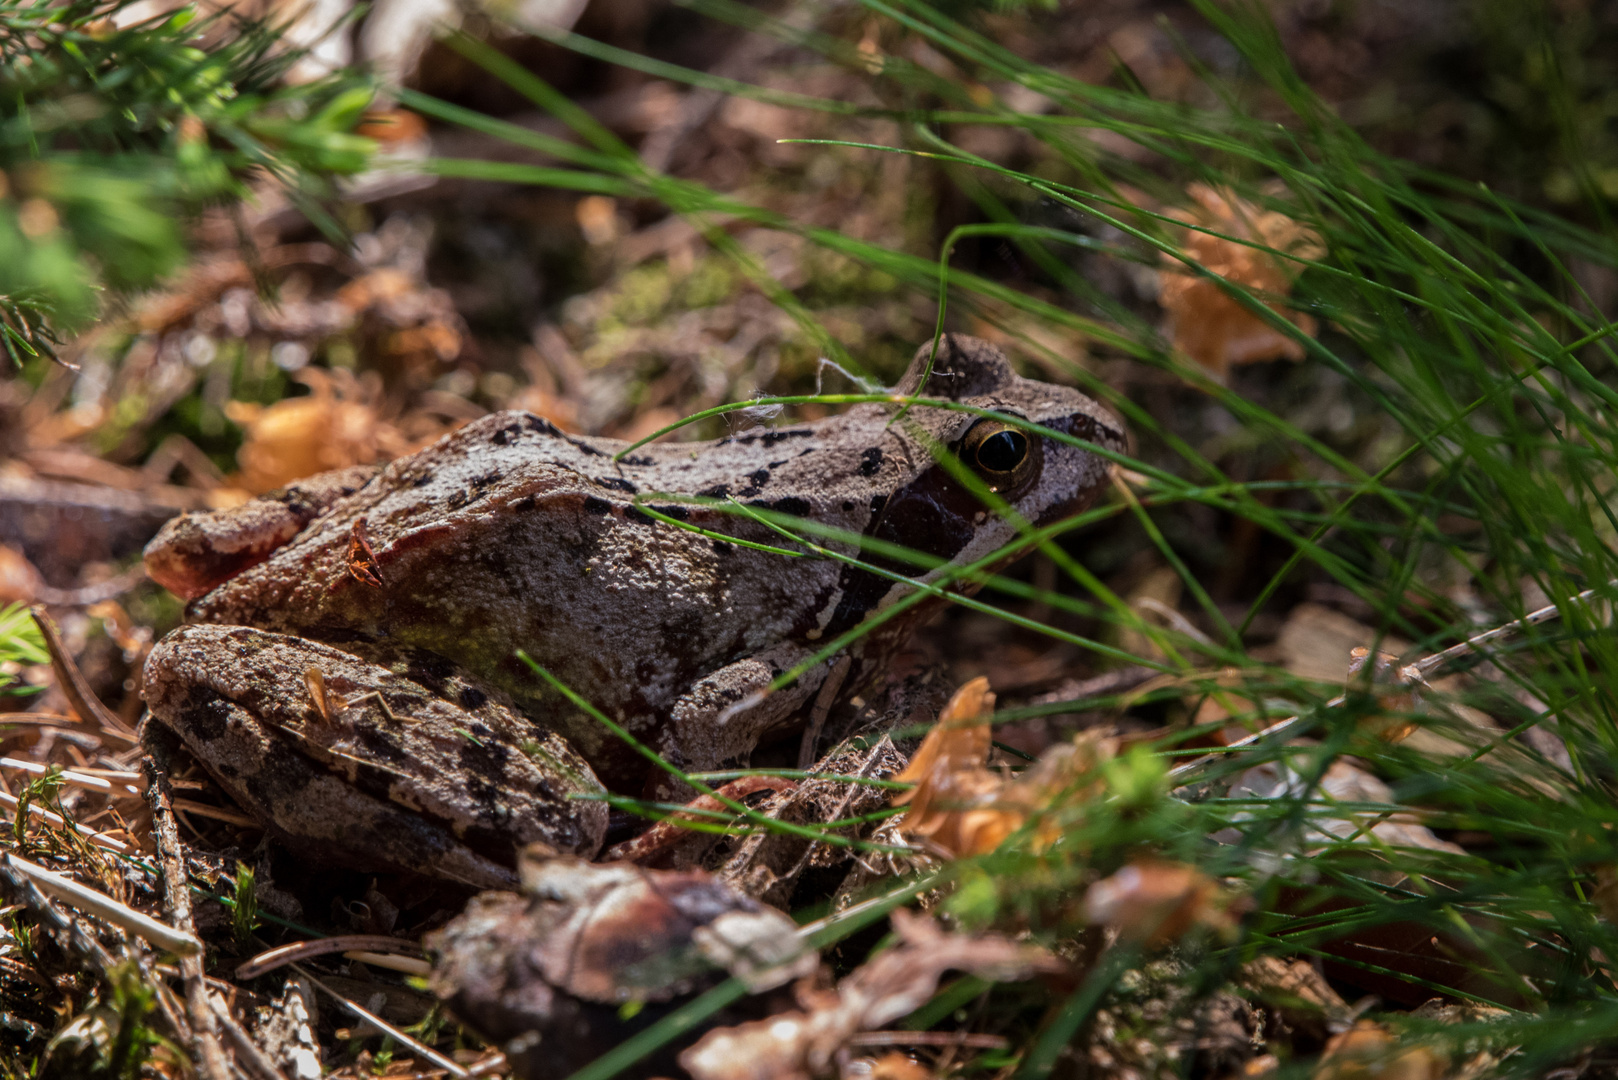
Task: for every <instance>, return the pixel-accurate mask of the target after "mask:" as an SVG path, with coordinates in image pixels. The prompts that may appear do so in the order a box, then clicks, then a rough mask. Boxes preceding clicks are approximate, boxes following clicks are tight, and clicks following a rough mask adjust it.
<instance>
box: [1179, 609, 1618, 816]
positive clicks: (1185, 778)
mask: <svg viewBox="0 0 1618 1080" xmlns="http://www.w3.org/2000/svg"><path fill="white" fill-rule="evenodd" d="M1615 584H1618V582H1612V581H1609V582H1608V583H1607V584H1606V585H1603V586H1601V588H1603V589H1609V588H1611V587H1612V586H1613V585H1615ZM1598 591H1599V590H1597V589H1586V590H1584V591H1583V592H1581V593H1579V594H1578V595H1576V596H1571V597H1569V598H1568V600H1567V602H1568V603H1569V604H1579V603H1584V602H1585V601H1587V600H1591V599H1593V598H1594V597H1595V595H1596V593H1597V592H1598ZM1561 612H1562V609H1561V608H1560V607H1558V606H1557V605H1556V604H1551V605H1549V606H1547V607H1542V608H1540V609H1539V610H1538V611H1531V612H1529V613H1528V614H1527V615H1524V616H1523V617H1522V618H1520V619H1513V620H1512V621H1510V622H1508V623H1504V624H1502V625H1500V626H1497V627H1495V628H1494V629H1492V630H1485V631H1484V632H1483V633H1481V634H1477V635H1475V636H1473V637H1469V638H1467V639H1466V640H1465V641H1463V642H1461V643H1460V644H1459V645H1451V646H1450V647H1449V648H1447V649H1444V650H1443V651H1441V652H1435V653H1433V654H1432V655H1430V656H1425V657H1422V658H1421V659H1420V660H1417V661H1416V662H1415V663H1412V664H1406V665H1405V666H1404V667H1402V668H1400V669H1399V678H1400V680H1401V682H1403V683H1406V684H1411V683H1417V684H1419V683H1422V682H1425V681H1426V680H1427V678H1428V676H1430V675H1433V674H1435V673H1436V672H1438V671H1441V670H1443V669H1444V668H1446V667H1448V666H1449V665H1450V664H1451V663H1453V662H1455V661H1457V660H1460V659H1461V658H1463V657H1466V656H1470V655H1472V654H1473V653H1476V652H1481V651H1482V649H1483V647H1484V646H1485V645H1490V644H1493V643H1494V642H1496V641H1500V640H1502V639H1504V638H1507V637H1510V636H1511V635H1512V634H1516V633H1519V632H1521V631H1523V630H1526V629H1528V628H1529V627H1533V626H1538V625H1539V624H1540V623H1545V622H1549V621H1551V620H1552V619H1554V618H1556V617H1557V616H1559V615H1560V614H1561ZM1372 670H1375V669H1374V667H1373V668H1372ZM1347 700H1348V695H1347V694H1339V695H1337V696H1336V697H1334V698H1332V699H1331V700H1330V701H1328V702H1326V706H1325V707H1326V708H1328V709H1335V708H1337V707H1338V706H1339V705H1341V704H1343V702H1345V701H1347ZM1299 719H1300V717H1297V716H1289V717H1287V718H1286V719H1285V720H1278V721H1276V722H1275V723H1273V724H1271V725H1270V726H1269V727H1267V728H1265V729H1264V730H1263V731H1259V732H1255V733H1253V734H1252V735H1248V736H1246V737H1245V738H1241V739H1237V740H1236V741H1235V742H1233V743H1231V744H1230V745H1229V746H1227V747H1225V749H1224V750H1223V751H1222V752H1221V753H1217V754H1205V755H1203V756H1202V757H1199V758H1197V759H1195V760H1193V761H1188V762H1186V763H1185V764H1184V765H1180V766H1177V767H1176V768H1173V769H1170V770H1169V782H1170V784H1171V785H1172V788H1171V790H1178V789H1179V788H1182V787H1185V786H1186V785H1188V784H1190V783H1191V778H1192V777H1193V776H1195V774H1197V773H1199V772H1200V771H1202V770H1203V769H1204V768H1206V767H1207V766H1209V765H1210V764H1212V763H1213V762H1215V761H1220V760H1226V759H1228V758H1229V757H1230V756H1231V753H1232V752H1233V751H1236V750H1242V749H1246V748H1247V747H1249V746H1252V745H1253V744H1254V743H1257V742H1260V741H1262V740H1264V739H1269V738H1273V737H1274V736H1276V735H1280V734H1282V733H1284V732H1286V731H1287V730H1289V729H1290V728H1292V727H1293V726H1295V725H1296V724H1297V723H1298V721H1299Z"/></svg>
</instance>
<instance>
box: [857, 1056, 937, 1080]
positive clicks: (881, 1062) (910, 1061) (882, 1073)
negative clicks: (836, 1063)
mask: <svg viewBox="0 0 1618 1080" xmlns="http://www.w3.org/2000/svg"><path fill="white" fill-rule="evenodd" d="M859 1065H860V1063H859V1062H851V1063H850V1067H849V1068H848V1069H847V1070H845V1071H844V1073H843V1075H844V1076H864V1077H868V1078H869V1080H932V1077H933V1076H934V1075H935V1074H934V1072H933V1071H932V1070H931V1069H929V1068H928V1067H927V1066H925V1065H923V1064H922V1063H921V1062H919V1061H917V1060H916V1059H915V1058H913V1057H911V1056H910V1055H909V1054H904V1053H900V1052H899V1051H898V1050H889V1051H888V1052H887V1053H886V1054H883V1055H882V1056H881V1057H879V1058H875V1059H867V1060H865V1062H864V1065H863V1068H859V1067H857V1066H859Z"/></svg>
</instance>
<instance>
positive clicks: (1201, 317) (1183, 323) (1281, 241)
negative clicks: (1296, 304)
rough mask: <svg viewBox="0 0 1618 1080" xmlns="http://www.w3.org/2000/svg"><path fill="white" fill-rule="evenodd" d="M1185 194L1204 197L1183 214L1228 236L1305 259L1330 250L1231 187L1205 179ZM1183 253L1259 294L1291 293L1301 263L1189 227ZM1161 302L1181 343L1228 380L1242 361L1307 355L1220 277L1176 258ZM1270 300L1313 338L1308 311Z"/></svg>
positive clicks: (1167, 271) (1165, 280)
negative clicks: (1211, 277) (1227, 289)
mask: <svg viewBox="0 0 1618 1080" xmlns="http://www.w3.org/2000/svg"><path fill="white" fill-rule="evenodd" d="M1186 193H1187V194H1189V195H1190V196H1191V198H1192V199H1194V200H1196V202H1197V204H1198V205H1197V209H1195V210H1193V211H1191V212H1189V213H1183V214H1181V215H1180V216H1181V220H1184V221H1186V222H1187V223H1188V224H1194V225H1197V226H1199V227H1200V228H1205V229H1212V230H1214V231H1216V232H1220V233H1223V234H1225V235H1226V236H1233V237H1237V238H1239V239H1242V240H1247V241H1251V242H1253V243H1258V244H1263V245H1265V246H1267V247H1269V248H1272V249H1274V250H1276V251H1282V252H1286V253H1287V254H1289V255H1292V256H1294V257H1296V258H1299V259H1315V258H1319V257H1320V256H1321V255H1322V254H1324V253H1325V249H1324V247H1322V245H1321V242H1320V237H1319V235H1318V234H1317V233H1315V232H1314V231H1312V230H1311V229H1309V228H1307V227H1305V226H1303V225H1300V224H1298V223H1297V222H1295V221H1293V220H1292V219H1291V218H1289V217H1287V216H1286V215H1285V214H1281V213H1278V212H1276V211H1273V210H1261V209H1260V208H1258V207H1257V206H1255V205H1254V204H1252V203H1250V202H1248V201H1247V200H1245V199H1243V198H1241V197H1239V196H1238V195H1236V194H1235V193H1233V192H1230V191H1217V190H1215V189H1213V188H1211V187H1208V186H1207V185H1205V184H1192V185H1191V186H1190V187H1189V188H1187V189H1186ZM1184 245H1185V246H1184V248H1183V252H1184V255H1185V256H1186V257H1187V258H1189V259H1192V260H1194V261H1196V262H1198V263H1201V264H1202V265H1203V266H1205V267H1207V268H1208V269H1209V270H1210V271H1212V272H1213V273H1215V274H1218V275H1219V276H1220V277H1222V278H1225V279H1226V280H1227V281H1231V282H1234V283H1236V284H1238V285H1242V286H1245V287H1246V288H1248V289H1250V290H1252V291H1254V292H1256V293H1259V294H1260V295H1264V294H1269V295H1272V296H1276V297H1284V296H1286V295H1287V294H1288V293H1290V292H1291V291H1292V283H1293V281H1294V280H1295V279H1296V277H1297V275H1298V271H1299V265H1298V264H1297V263H1295V262H1292V261H1290V260H1283V259H1280V258H1277V257H1276V256H1274V255H1271V254H1269V253H1268V252H1265V251H1260V250H1258V249H1257V248H1253V247H1248V246H1246V245H1245V244H1239V243H1236V242H1234V241H1231V240H1225V239H1222V238H1221V237H1218V236H1213V235H1210V234H1209V233H1207V232H1201V231H1198V230H1197V229H1187V230H1186V232H1185V238H1184ZM1163 261H1164V263H1165V266H1166V269H1165V271H1164V273H1163V274H1162V278H1161V286H1160V291H1159V293H1158V301H1159V303H1161V304H1162V305H1163V310H1164V311H1166V312H1167V313H1168V317H1169V324H1170V327H1171V329H1172V332H1173V336H1174V345H1175V347H1176V348H1178V349H1179V350H1181V351H1182V352H1184V353H1185V354H1186V355H1187V356H1189V357H1191V358H1192V359H1193V360H1195V361H1196V362H1197V363H1199V364H1201V365H1202V366H1203V367H1205V368H1207V369H1208V370H1209V371H1210V372H1212V373H1213V374H1215V375H1217V376H1219V377H1221V378H1223V377H1224V375H1225V374H1226V373H1227V372H1228V371H1229V370H1230V368H1231V367H1233V366H1234V365H1237V364H1251V363H1256V362H1258V361H1260V360H1281V359H1286V360H1301V359H1303V347H1302V346H1301V345H1299V344H1298V342H1296V341H1295V340H1293V339H1292V338H1290V337H1288V336H1287V335H1285V334H1282V333H1280V332H1279V331H1277V330H1275V329H1274V328H1272V327H1271V326H1270V325H1269V324H1267V323H1265V322H1263V321H1262V320H1260V319H1259V318H1258V317H1257V316H1255V315H1254V314H1252V313H1251V312H1250V311H1248V310H1247V309H1246V308H1245V307H1243V306H1242V305H1241V304H1240V303H1239V302H1238V301H1237V300H1236V299H1235V298H1234V297H1232V296H1230V295H1228V294H1227V293H1226V292H1225V291H1224V290H1223V289H1222V288H1221V287H1220V286H1219V285H1218V284H1217V283H1216V282H1213V281H1211V280H1209V279H1208V278H1205V277H1201V276H1198V275H1194V274H1191V273H1189V272H1187V271H1186V270H1185V269H1184V264H1182V263H1181V262H1180V260H1179V259H1176V258H1173V257H1172V256H1167V255H1165V256H1164V259H1163ZM1267 306H1268V307H1269V308H1270V309H1271V310H1272V311H1275V312H1277V313H1278V314H1280V315H1281V316H1282V317H1283V318H1285V319H1286V320H1287V321H1289V322H1291V323H1292V324H1293V325H1294V326H1296V327H1297V328H1298V329H1299V330H1301V331H1303V332H1304V333H1305V334H1308V335H1310V336H1311V337H1313V336H1314V334H1315V333H1316V331H1317V329H1318V324H1317V323H1316V321H1315V319H1314V318H1313V317H1312V316H1310V315H1307V314H1304V313H1303V312H1296V311H1288V310H1285V309H1284V308H1283V307H1282V306H1281V303H1280V302H1279V300H1276V301H1268V302H1267Z"/></svg>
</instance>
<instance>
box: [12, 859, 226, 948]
mask: <svg viewBox="0 0 1618 1080" xmlns="http://www.w3.org/2000/svg"><path fill="white" fill-rule="evenodd" d="M6 864H7V865H8V866H10V867H11V869H13V870H15V871H16V872H17V873H19V874H22V875H24V876H25V877H27V878H28V880H30V881H32V882H33V883H34V884H35V885H37V886H39V890H40V891H41V892H43V893H44V894H45V895H47V896H51V897H54V898H56V899H57V900H60V901H62V902H63V903H66V904H68V905H70V906H72V907H76V908H78V909H79V910H80V911H87V912H89V913H90V914H91V915H94V916H96V917H97V918H98V919H105V920H106V921H107V922H110V923H112V924H113V925H114V926H118V927H122V928H123V929H125V930H128V931H129V932H130V933H131V934H134V935H135V936H137V937H139V938H142V939H144V940H146V941H149V942H151V943H152V944H153V945H156V946H157V947H158V948H160V949H165V950H167V951H168V952H171V953H174V954H175V955H176V956H182V957H183V956H201V955H202V942H201V941H199V940H197V938H196V936H195V935H194V934H190V933H187V932H186V931H183V930H176V929H175V928H174V927H172V926H167V925H165V924H163V923H160V922H158V921H157V920H156V919H154V918H152V917H151V916H150V915H142V914H141V913H140V912H138V911H136V910H135V909H134V908H132V907H129V906H128V905H126V904H120V903H119V902H118V901H116V900H114V899H113V898H112V897H110V896H108V895H107V894H106V893H103V892H99V891H97V890H95V889H92V888H90V887H89V886H88V885H80V884H79V883H78V882H77V881H74V880H73V879H72V878H66V877H63V876H62V875H60V874H53V873H52V872H51V871H49V870H47V869H45V868H44V867H43V866H40V865H38V864H37V863H31V862H29V861H28V860H26V859H19V858H17V856H15V855H12V854H9V853H8V854H7V855H6Z"/></svg>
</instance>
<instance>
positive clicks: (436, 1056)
mask: <svg viewBox="0 0 1618 1080" xmlns="http://www.w3.org/2000/svg"><path fill="white" fill-rule="evenodd" d="M292 970H294V971H296V972H297V973H298V974H299V975H302V976H303V977H304V978H306V979H308V980H309V981H310V982H311V983H313V984H314V987H315V989H317V990H319V991H320V992H321V993H323V994H325V995H326V996H327V997H330V998H331V999H333V1000H334V1001H336V1002H337V1003H338V1004H340V1005H342V1006H343V1007H344V1008H345V1009H347V1010H348V1011H349V1012H351V1013H353V1014H354V1015H355V1016H358V1017H359V1018H360V1019H362V1020H364V1021H365V1022H366V1023H368V1024H370V1025H371V1026H372V1027H374V1028H376V1029H377V1030H378V1031H380V1032H382V1033H383V1034H384V1035H387V1036H390V1037H391V1038H392V1039H393V1041H394V1042H396V1043H399V1044H400V1045H402V1046H408V1047H410V1049H411V1050H413V1051H415V1052H416V1053H418V1054H420V1055H421V1056H422V1057H424V1058H426V1059H427V1060H428V1061H430V1062H432V1063H433V1064H434V1065H437V1066H438V1067H439V1068H440V1069H443V1070H444V1071H445V1072H447V1073H449V1074H450V1075H451V1076H454V1077H458V1078H459V1080H470V1078H471V1075H472V1074H471V1073H469V1072H467V1071H466V1070H465V1069H464V1068H462V1067H461V1066H459V1065H457V1064H456V1063H455V1062H453V1061H451V1060H450V1059H449V1058H447V1057H445V1056H444V1055H443V1054H440V1053H439V1052H438V1051H437V1050H434V1049H433V1048H432V1047H430V1046H428V1045H427V1044H426V1043H424V1042H422V1041H421V1040H419V1039H416V1038H414V1037H412V1036H410V1035H407V1034H406V1033H405V1032H403V1031H400V1030H399V1029H398V1028H396V1027H394V1026H393V1025H392V1024H390V1023H388V1022H387V1021H386V1020H384V1019H382V1018H381V1017H380V1016H378V1015H376V1014H375V1013H373V1012H371V1011H370V1010H369V1009H367V1008H365V1007H364V1006H363V1005H358V1004H356V1003H354V1002H352V1001H350V1000H348V999H347V998H346V997H344V996H343V995H341V994H339V993H338V992H337V991H335V990H333V989H332V988H331V987H329V986H327V985H326V984H325V983H323V982H321V981H320V980H319V979H317V978H315V977H314V976H313V975H311V974H309V972H307V971H305V970H304V969H303V968H302V967H301V966H300V965H298V964H294V965H292Z"/></svg>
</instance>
